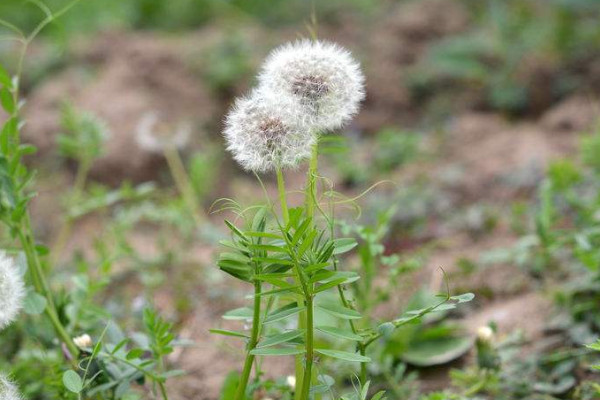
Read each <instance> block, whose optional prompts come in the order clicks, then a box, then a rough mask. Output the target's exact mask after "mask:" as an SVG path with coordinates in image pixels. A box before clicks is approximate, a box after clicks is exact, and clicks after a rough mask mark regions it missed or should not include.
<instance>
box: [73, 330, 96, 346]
mask: <svg viewBox="0 0 600 400" xmlns="http://www.w3.org/2000/svg"><path fill="white" fill-rule="evenodd" d="M73 342H74V343H75V345H76V346H77V347H79V348H80V349H89V348H90V347H92V345H93V344H94V342H93V341H92V338H91V337H90V335H88V334H87V333H84V334H83V335H81V336H77V337H76V338H73Z"/></svg>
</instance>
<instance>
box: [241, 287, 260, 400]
mask: <svg viewBox="0 0 600 400" xmlns="http://www.w3.org/2000/svg"><path fill="white" fill-rule="evenodd" d="M261 290H262V284H261V282H260V281H259V280H255V281H254V314H253V316H252V334H251V336H250V341H249V342H248V348H247V351H246V360H245V361H244V369H243V370H242V375H241V376H240V383H239V385H238V388H237V391H236V393H235V400H244V399H246V387H247V386H248V381H249V379H250V373H251V372H252V365H253V364H254V354H250V352H251V351H252V350H254V348H255V347H256V344H257V343H258V336H259V332H260V307H261V304H260V302H261V296H260V293H261Z"/></svg>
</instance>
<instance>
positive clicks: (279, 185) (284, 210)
mask: <svg viewBox="0 0 600 400" xmlns="http://www.w3.org/2000/svg"><path fill="white" fill-rule="evenodd" d="M276 173H277V189H278V191H279V203H280V204H281V214H282V215H283V223H284V225H287V224H288V222H289V220H290V213H289V211H288V205H287V199H286V195H285V180H284V179H283V172H282V171H281V168H279V167H277V169H276Z"/></svg>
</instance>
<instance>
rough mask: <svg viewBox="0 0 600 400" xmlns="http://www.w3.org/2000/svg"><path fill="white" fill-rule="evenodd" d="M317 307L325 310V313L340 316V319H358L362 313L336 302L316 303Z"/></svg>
mask: <svg viewBox="0 0 600 400" xmlns="http://www.w3.org/2000/svg"><path fill="white" fill-rule="evenodd" d="M317 307H318V308H320V309H321V310H323V311H325V312H326V313H328V314H330V315H333V316H334V317H338V318H342V319H360V318H362V315H360V313H359V312H358V311H355V310H352V309H350V308H346V307H343V306H341V305H338V304H332V303H325V304H318V305H317Z"/></svg>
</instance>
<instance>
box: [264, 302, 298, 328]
mask: <svg viewBox="0 0 600 400" xmlns="http://www.w3.org/2000/svg"><path fill="white" fill-rule="evenodd" d="M304 309H306V307H304V306H301V307H298V306H297V305H296V303H290V304H288V305H286V306H284V307H281V308H279V309H277V310H275V311H272V312H270V313H269V315H267V318H265V320H264V321H263V323H264V324H269V323H271V322H275V321H280V320H282V319H284V318H287V317H289V316H292V315H295V314H298V313H299V312H300V311H303V310H304Z"/></svg>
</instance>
